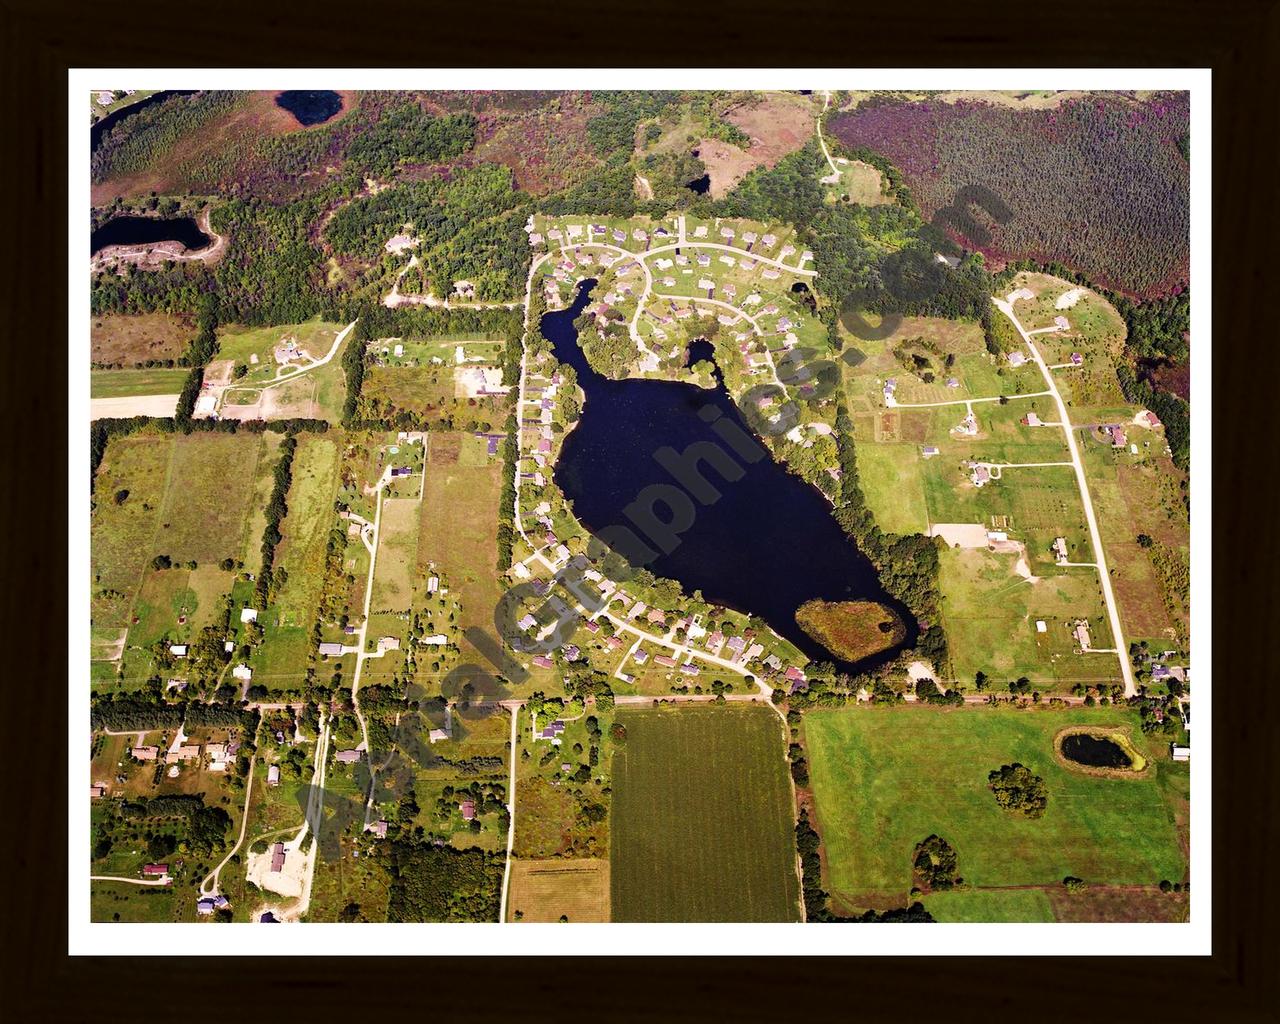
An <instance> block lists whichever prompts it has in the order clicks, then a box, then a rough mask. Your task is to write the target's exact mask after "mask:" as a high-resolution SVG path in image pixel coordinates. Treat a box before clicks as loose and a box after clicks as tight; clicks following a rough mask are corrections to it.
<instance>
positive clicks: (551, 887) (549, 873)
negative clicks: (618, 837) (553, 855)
mask: <svg viewBox="0 0 1280 1024" xmlns="http://www.w3.org/2000/svg"><path fill="white" fill-rule="evenodd" d="M507 904H508V907H509V910H508V918H507V919H508V920H511V921H529V922H534V921H561V920H567V921H569V922H570V923H574V922H577V923H586V922H592V921H595V922H601V921H608V920H609V862H608V861H607V860H513V861H512V862H511V890H510V893H509V895H508V898H507Z"/></svg>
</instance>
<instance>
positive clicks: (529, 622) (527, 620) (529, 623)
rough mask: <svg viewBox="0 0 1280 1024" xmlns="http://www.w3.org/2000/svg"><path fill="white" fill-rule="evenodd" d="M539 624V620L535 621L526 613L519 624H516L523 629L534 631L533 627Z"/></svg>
mask: <svg viewBox="0 0 1280 1024" xmlns="http://www.w3.org/2000/svg"><path fill="white" fill-rule="evenodd" d="M537 624H538V620H537V619H535V618H534V617H533V616H532V615H530V614H529V613H528V612H526V613H525V616H524V618H522V619H521V620H520V621H519V622H517V623H516V625H517V626H519V627H520V628H521V629H533V627H534V626H536V625H537Z"/></svg>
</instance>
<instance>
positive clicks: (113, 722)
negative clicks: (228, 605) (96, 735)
mask: <svg viewBox="0 0 1280 1024" xmlns="http://www.w3.org/2000/svg"><path fill="white" fill-rule="evenodd" d="M184 715H185V708H184V706H183V705H181V704H166V703H164V702H162V701H159V700H143V699H142V698H141V697H139V696H137V695H136V694H135V695H131V696H124V695H122V694H116V695H114V696H106V695H99V694H95V695H94V699H93V703H92V706H91V707H90V711H89V724H90V726H91V727H92V728H94V729H110V730H111V731H112V732H129V731H133V730H138V731H142V730H151V729H176V728H177V727H178V726H180V725H181V724H182V720H183V716H184Z"/></svg>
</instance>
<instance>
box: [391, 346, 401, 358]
mask: <svg viewBox="0 0 1280 1024" xmlns="http://www.w3.org/2000/svg"><path fill="white" fill-rule="evenodd" d="M391 354H392V355H394V356H395V357H396V358H397V359H399V358H400V357H401V356H403V355H404V346H403V345H396V347H395V348H394V349H392V350H391Z"/></svg>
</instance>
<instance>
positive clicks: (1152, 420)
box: [1138, 409, 1161, 430]
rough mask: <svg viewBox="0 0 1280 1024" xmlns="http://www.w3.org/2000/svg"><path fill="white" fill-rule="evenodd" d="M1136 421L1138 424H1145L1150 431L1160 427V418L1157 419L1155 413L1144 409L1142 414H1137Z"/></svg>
mask: <svg viewBox="0 0 1280 1024" xmlns="http://www.w3.org/2000/svg"><path fill="white" fill-rule="evenodd" d="M1138 419H1139V421H1140V422H1142V423H1145V424H1146V425H1147V426H1148V427H1150V428H1151V429H1152V430H1155V429H1156V427H1158V426H1160V425H1161V424H1160V417H1158V416H1157V415H1156V414H1155V413H1153V412H1151V411H1150V410H1149V409H1144V410H1143V411H1142V412H1140V413H1138Z"/></svg>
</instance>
